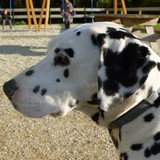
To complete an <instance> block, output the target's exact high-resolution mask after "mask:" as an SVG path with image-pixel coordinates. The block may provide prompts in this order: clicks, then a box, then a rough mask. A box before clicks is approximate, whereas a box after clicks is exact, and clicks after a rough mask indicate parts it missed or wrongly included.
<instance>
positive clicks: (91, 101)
mask: <svg viewBox="0 0 160 160" xmlns="http://www.w3.org/2000/svg"><path fill="white" fill-rule="evenodd" d="M87 103H88V104H91V105H98V99H97V93H95V94H93V95H92V97H91V100H90V101H87Z"/></svg>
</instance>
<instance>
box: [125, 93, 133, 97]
mask: <svg viewBox="0 0 160 160" xmlns="http://www.w3.org/2000/svg"><path fill="white" fill-rule="evenodd" d="M131 95H132V93H131V92H127V93H125V94H124V97H125V98H128V97H130V96H131Z"/></svg>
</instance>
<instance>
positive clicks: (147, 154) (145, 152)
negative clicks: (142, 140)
mask: <svg viewBox="0 0 160 160" xmlns="http://www.w3.org/2000/svg"><path fill="white" fill-rule="evenodd" d="M144 156H145V157H146V158H148V157H150V156H151V152H150V149H149V148H146V149H145V151H144Z"/></svg>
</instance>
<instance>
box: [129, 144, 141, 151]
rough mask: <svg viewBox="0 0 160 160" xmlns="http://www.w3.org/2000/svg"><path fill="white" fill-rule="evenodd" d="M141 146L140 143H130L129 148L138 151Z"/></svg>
mask: <svg viewBox="0 0 160 160" xmlns="http://www.w3.org/2000/svg"><path fill="white" fill-rule="evenodd" d="M142 148H143V145H142V144H132V145H131V149H132V150H133V151H139V150H141V149H142Z"/></svg>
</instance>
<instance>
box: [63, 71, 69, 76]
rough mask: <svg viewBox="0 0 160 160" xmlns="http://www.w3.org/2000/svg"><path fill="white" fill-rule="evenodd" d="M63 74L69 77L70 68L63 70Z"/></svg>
mask: <svg viewBox="0 0 160 160" xmlns="http://www.w3.org/2000/svg"><path fill="white" fill-rule="evenodd" d="M63 75H64V77H65V78H68V77H69V69H65V70H64V72H63Z"/></svg>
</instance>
